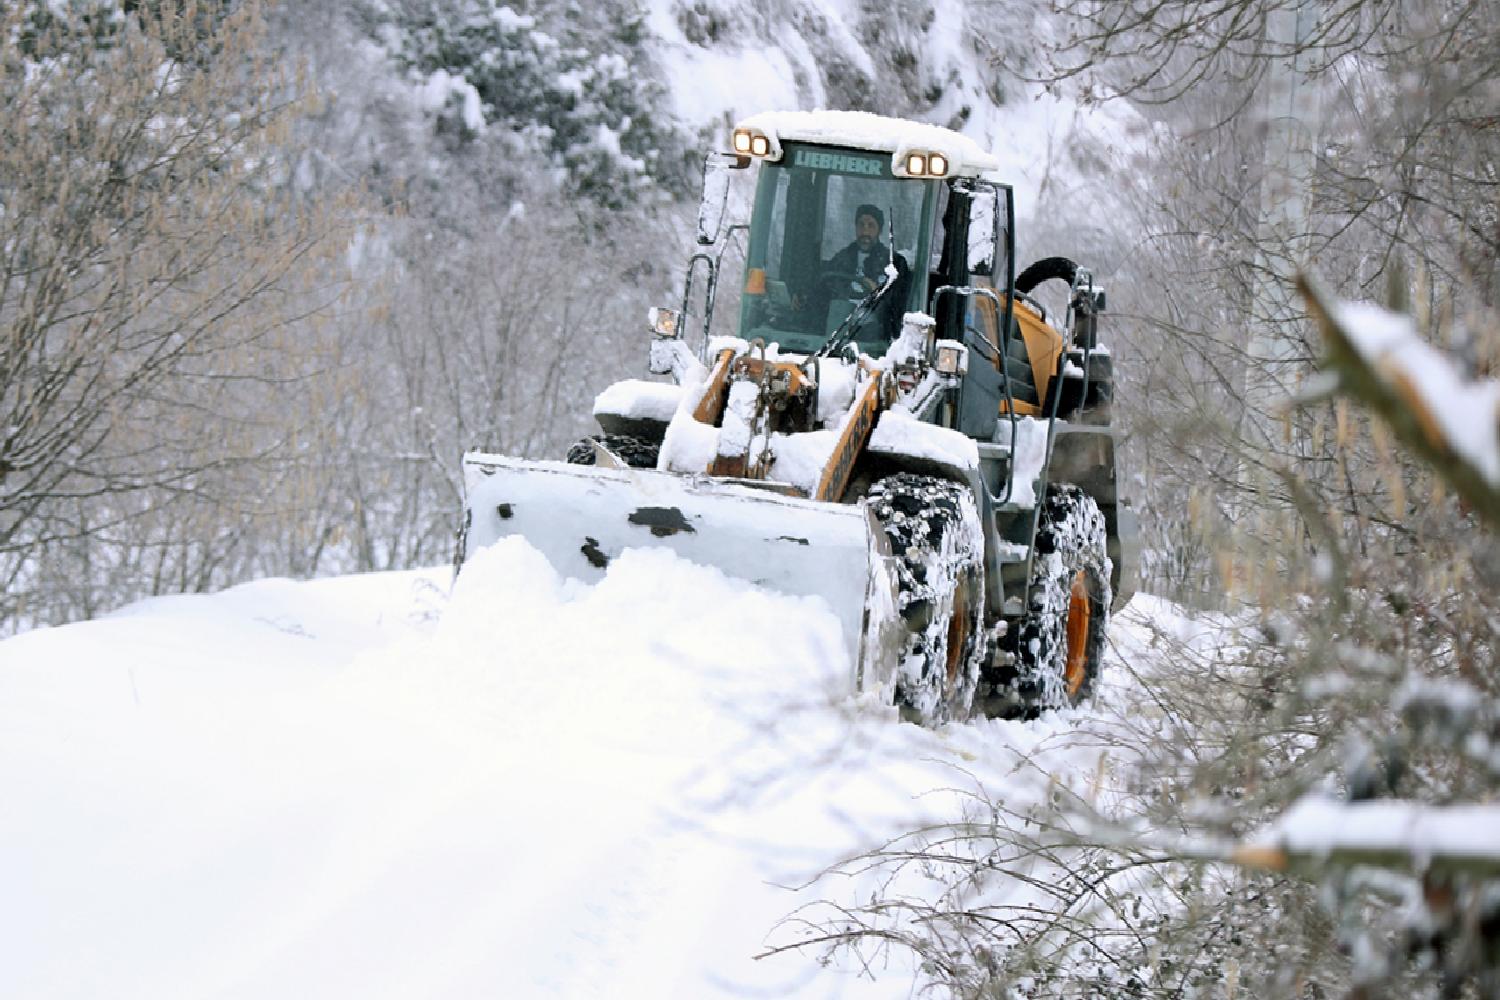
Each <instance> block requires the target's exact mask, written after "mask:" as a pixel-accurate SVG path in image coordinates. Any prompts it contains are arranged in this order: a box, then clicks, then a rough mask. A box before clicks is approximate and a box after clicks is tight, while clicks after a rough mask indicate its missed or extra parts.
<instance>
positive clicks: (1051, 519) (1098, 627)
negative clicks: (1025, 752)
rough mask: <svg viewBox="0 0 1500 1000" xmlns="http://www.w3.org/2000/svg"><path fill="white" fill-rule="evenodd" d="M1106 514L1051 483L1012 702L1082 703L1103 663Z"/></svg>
mask: <svg viewBox="0 0 1500 1000" xmlns="http://www.w3.org/2000/svg"><path fill="white" fill-rule="evenodd" d="M1111 569H1112V566H1111V564H1110V560H1109V554H1108V550H1107V548H1106V538H1105V527H1104V515H1103V514H1102V513H1101V512H1100V510H1099V505H1098V504H1097V503H1095V502H1094V498H1093V497H1091V496H1089V495H1088V494H1087V493H1084V492H1083V491H1082V490H1080V489H1079V488H1078V487H1076V486H1066V485H1054V486H1049V487H1048V488H1047V493H1046V497H1045V498H1044V500H1043V501H1042V509H1041V512H1040V522H1039V523H1038V524H1037V531H1036V546H1035V555H1034V556H1033V559H1032V570H1031V586H1030V588H1029V589H1030V593H1031V598H1030V613H1029V614H1028V615H1027V616H1026V617H1025V618H1023V619H1022V620H1021V622H1020V628H1019V629H1017V630H1015V631H1016V639H1015V642H1014V645H1013V646H1012V649H1011V651H1012V652H1013V653H1014V654H1015V663H1014V667H1013V670H1014V673H1013V676H1012V678H1011V684H1012V686H1013V689H1012V692H1011V699H1010V700H1011V701H1012V703H1019V705H1020V707H1022V708H1023V709H1024V710H1025V711H1027V712H1030V713H1035V712H1039V711H1044V710H1046V709H1051V708H1071V707H1075V706H1077V705H1081V704H1083V703H1084V702H1085V701H1087V700H1088V698H1089V697H1090V696H1091V695H1092V694H1093V692H1094V689H1095V687H1096V685H1097V684H1098V682H1099V674H1100V671H1101V670H1102V668H1103V665H1104V662H1103V661H1104V634H1105V630H1106V628H1107V627H1108V625H1109V607H1110V597H1111V595H1110V584H1109V581H1110V571H1111Z"/></svg>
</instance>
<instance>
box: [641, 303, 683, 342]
mask: <svg viewBox="0 0 1500 1000" xmlns="http://www.w3.org/2000/svg"><path fill="white" fill-rule="evenodd" d="M646 318H647V321H648V322H650V324H651V332H652V333H653V334H655V335H656V337H657V339H659V340H676V339H677V338H678V336H679V335H680V333H681V330H682V313H680V312H678V311H677V310H676V309H664V308H662V307H660V306H652V307H651V311H650V312H648V313H647V314H646Z"/></svg>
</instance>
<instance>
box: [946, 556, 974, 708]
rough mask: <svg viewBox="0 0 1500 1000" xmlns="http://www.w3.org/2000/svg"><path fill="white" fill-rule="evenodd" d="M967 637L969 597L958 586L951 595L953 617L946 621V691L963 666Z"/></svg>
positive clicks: (951, 685) (951, 686) (965, 591)
mask: <svg viewBox="0 0 1500 1000" xmlns="http://www.w3.org/2000/svg"><path fill="white" fill-rule="evenodd" d="M968 637H969V595H968V590H967V588H966V587H964V586H963V584H962V583H960V584H959V587H958V590H957V591H956V592H955V593H954V595H953V617H952V618H950V619H949V621H948V664H947V666H948V669H947V677H948V690H949V691H952V690H953V686H954V685H955V684H957V683H958V671H959V668H960V667H961V666H962V665H963V658H964V641H965V640H966V639H968Z"/></svg>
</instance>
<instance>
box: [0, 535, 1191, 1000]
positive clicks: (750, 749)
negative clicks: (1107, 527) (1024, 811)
mask: <svg viewBox="0 0 1500 1000" xmlns="http://www.w3.org/2000/svg"><path fill="white" fill-rule="evenodd" d="M1147 612H1149V613H1150V614H1151V615H1152V616H1153V617H1160V616H1162V615H1165V614H1167V613H1168V609H1166V608H1165V607H1164V606H1162V605H1161V604H1160V603H1159V602H1152V601H1151V599H1149V598H1144V597H1143V598H1140V599H1138V601H1137V602H1136V604H1134V605H1132V612H1131V613H1128V614H1127V615H1126V616H1124V618H1123V619H1118V620H1117V624H1116V626H1115V637H1116V640H1117V644H1118V645H1119V646H1120V647H1121V648H1125V649H1128V650H1139V649H1143V648H1145V645H1146V640H1145V639H1144V637H1143V626H1142V621H1143V620H1144V615H1145V614H1146V613H1147ZM1127 655H1130V654H1129V653H1127ZM844 657H845V654H844V653H843V651H842V649H841V647H840V642H839V634H838V623H837V620H836V619H835V617H834V615H833V614H832V613H831V611H830V610H829V609H828V608H827V607H826V606H825V605H823V604H822V602H821V601H820V600H818V599H805V598H803V599H793V598H788V597H784V596H781V595H778V594H774V593H770V592H767V591H763V590H756V589H754V588H752V587H750V586H749V585H747V584H744V583H741V582H738V581H734V580H731V579H728V578H726V577H724V576H722V575H721V574H719V573H717V572H716V571H713V570H710V569H706V568H703V567H700V566H696V565H694V564H691V563H688V562H685V561H682V560H680V559H678V558H677V557H675V556H673V555H672V554H671V553H668V552H664V551H631V552H627V553H626V554H625V555H623V556H622V557H621V558H619V559H617V560H616V561H615V562H614V563H613V564H612V565H611V567H610V569H609V572H608V574H607V575H606V577H605V579H604V580H603V581H602V582H601V583H599V584H598V585H595V586H584V585H582V584H579V583H577V582H576V581H568V580H560V579H558V578H557V576H556V575H555V574H554V573H553V572H552V569H551V567H550V566H549V565H547V563H546V562H545V561H544V560H543V559H542V557H541V556H540V555H539V554H538V553H537V552H536V551H535V550H534V549H532V548H530V547H529V546H528V545H526V544H525V543H524V542H521V541H520V540H518V539H510V540H507V541H505V542H502V543H500V544H498V545H496V546H494V547H492V548H491V549H488V550H485V551H482V552H480V553H478V554H477V555H476V556H475V557H474V558H473V559H472V560H471V562H470V563H469V565H468V566H467V567H466V569H465V572H464V575H463V577H462V578H461V579H460V581H459V582H458V584H457V586H456V587H455V588H454V589H453V592H452V594H451V597H450V595H449V587H448V573H447V571H446V570H432V571H425V572H413V573H398V574H386V575H371V576H362V577H346V578H340V579H331V580H322V581H317V582H311V583H294V582H289V581H284V580H268V581H262V582H258V583H253V584H248V585H245V586H241V587H236V588H234V589H232V590H229V591H225V592H223V593H221V594H218V595H215V596H211V597H178V598H167V599H157V600H152V601H147V602H143V603H140V604H136V605H133V606H131V607H129V608H126V609H125V610H123V611H121V612H119V613H117V614H115V615H113V616H110V617H108V618H106V619H103V620H100V621H94V622H88V623H82V624H76V625H70V626H66V627H63V628H56V629H48V630H39V631H35V632H31V633H28V634H25V635H22V636H19V637H17V638H13V639H10V640H7V641H5V642H3V643H0V803H3V808H0V995H3V996H5V997H8V998H19V997H99V996H109V997H114V998H129V997H142V998H146V997H149V998H152V1000H162V998H170V997H266V996H306V997H332V996H360V997H382V996H391V997H416V996H421V997H435V996H454V997H472V996H485V997H591V998H592V997H601V996H610V997H653V998H662V997H715V996H736V997H738V996H747V995H749V996H766V995H769V996H791V995H798V996H816V997H823V996H841V997H866V996H876V997H886V996H907V995H909V994H910V991H911V989H912V984H913V973H912V969H911V968H910V966H909V965H908V964H905V963H903V962H901V961H895V962H891V963H888V964H882V965H880V966H878V967H876V968H874V969H853V968H842V967H839V966H837V965H835V966H833V967H829V968H825V967H822V966H820V965H818V964H817V963H816V962H815V961H814V958H815V957H816V954H815V953H808V954H797V953H790V954H781V955H776V956H773V957H769V958H764V959H760V960H757V959H756V957H755V956H756V955H758V954H760V953H761V952H763V951H764V950H765V949H766V947H767V946H768V945H771V944H778V943H787V942H790V941H793V940H796V938H797V934H798V933H799V932H798V930H797V929H796V928H795V927H793V926H790V925H782V926H781V927H778V926H777V924H778V921H779V920H781V919H782V918H783V917H785V916H786V915H787V914H789V913H791V912H792V911H794V910H795V909H796V908H798V907H799V906H802V905H804V904H807V903H810V902H813V901H816V900H819V899H831V900H834V901H835V902H839V901H847V902H855V901H858V900H867V899H868V898H869V895H870V893H871V892H872V891H873V890H874V889H875V888H876V885H875V881H874V880H876V879H877V878H880V877H882V876H880V875H879V874H877V873H871V874H869V875H868V876H857V875H843V876H838V877H824V878H818V877H817V876H818V875H819V873H820V872H821V871H822V870H823V869H824V868H826V867H827V866H829V865H831V864H834V863H836V862H838V861H839V860H841V859H843V858H845V857H846V856H848V855H850V854H851V853H853V852H857V851H859V850H861V849H864V848H869V847H873V846H876V845H879V844H881V843H882V842H884V841H886V840H887V839H888V838H889V837H891V836H893V835H895V834H899V833H901V832H903V831H906V830H910V829H912V828H913V827H915V826H917V825H918V824H921V823H924V822H929V821H943V820H952V819H956V818H958V817H959V816H960V815H961V814H962V812H963V810H964V809H965V808H966V807H968V806H971V805H972V803H973V802H974V799H973V798H972V793H973V792H975V791H976V790H977V791H982V792H983V793H985V794H987V795H990V796H995V797H999V798H1002V799H1003V800H1004V801H1005V802H1006V803H1007V805H1009V806H1014V807H1024V804H1025V803H1026V802H1028V801H1032V800H1034V799H1036V798H1038V797H1040V796H1041V795H1043V794H1045V790H1046V787H1047V783H1048V781H1049V780H1060V781H1062V782H1064V783H1069V784H1073V785H1075V786H1076V787H1078V788H1092V790H1093V793H1094V794H1097V793H1098V792H1099V789H1100V782H1101V776H1104V775H1110V774H1115V773H1117V771H1122V770H1123V769H1116V768H1112V767H1110V766H1108V765H1109V764H1110V761H1109V760H1107V756H1108V754H1109V753H1110V751H1109V750H1108V749H1101V744H1100V742H1099V741H1097V740H1095V739H1093V738H1091V737H1090V736H1089V735H1088V733H1087V730H1088V729H1089V727H1090V723H1091V721H1103V720H1104V718H1105V717H1106V716H1107V715H1108V714H1109V713H1110V712H1112V711H1115V710H1116V709H1115V708H1112V707H1111V706H1114V705H1117V703H1118V701H1119V697H1120V695H1121V692H1122V690H1123V687H1122V686H1123V685H1125V684H1126V683H1127V681H1126V680H1125V678H1126V677H1127V676H1128V674H1129V673H1130V672H1129V671H1127V670H1124V669H1114V670H1113V671H1112V674H1111V676H1112V678H1113V680H1112V682H1111V683H1108V684H1106V685H1105V690H1104V692H1103V695H1102V697H1101V700H1100V705H1099V707H1098V708H1096V709H1095V711H1094V713H1072V714H1069V715H1062V716H1053V717H1048V718H1045V719H1043V720H1041V721H1038V722H1033V723H1007V722H975V723H970V724H965V725H955V726H949V727H946V728H944V729H942V730H940V731H936V732H932V731H927V730H923V729H919V728H917V727H914V726H911V725H905V724H901V723H899V722H898V721H897V720H896V718H895V714H894V712H893V711H892V710H891V709H889V708H888V707H885V706H883V705H881V704H878V703H877V702H876V700H875V699H873V698H870V697H863V698H861V697H856V696H853V695H852V694H851V692H850V691H849V681H848V674H849V667H848V663H847V660H846V659H845V658H844ZM1116 666H1118V665H1116ZM1101 713H1102V714H1101ZM1109 780H1111V781H1112V780H1114V779H1109ZM898 888H899V887H898ZM1017 891H1018V892H1019V891H1020V890H1019V888H1018V889H1017Z"/></svg>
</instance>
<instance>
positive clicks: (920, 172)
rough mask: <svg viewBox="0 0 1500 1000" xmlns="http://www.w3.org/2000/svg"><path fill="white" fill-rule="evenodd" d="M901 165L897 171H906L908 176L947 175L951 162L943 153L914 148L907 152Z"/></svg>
mask: <svg viewBox="0 0 1500 1000" xmlns="http://www.w3.org/2000/svg"><path fill="white" fill-rule="evenodd" d="M900 166H901V169H900V170H898V171H897V172H898V173H904V174H905V175H906V176H907V177H946V176H948V168H949V167H950V166H951V164H950V163H949V162H948V157H946V156H944V155H943V154H942V153H933V152H930V151H928V150H925V149H913V150H911V151H910V152H908V153H907V154H906V158H905V159H904V160H902V161H901V164H900Z"/></svg>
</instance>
